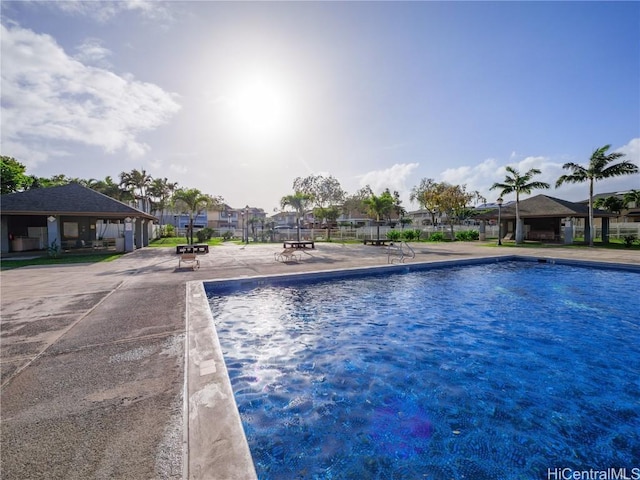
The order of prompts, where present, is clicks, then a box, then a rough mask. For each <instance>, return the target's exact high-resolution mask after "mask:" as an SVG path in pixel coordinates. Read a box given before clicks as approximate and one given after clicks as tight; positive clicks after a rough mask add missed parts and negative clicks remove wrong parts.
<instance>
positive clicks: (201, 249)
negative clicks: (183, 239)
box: [176, 243, 209, 254]
mask: <svg viewBox="0 0 640 480" xmlns="http://www.w3.org/2000/svg"><path fill="white" fill-rule="evenodd" d="M176 253H177V254H181V253H209V245H207V244H206V243H197V244H194V245H176Z"/></svg>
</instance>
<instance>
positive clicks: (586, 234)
mask: <svg viewBox="0 0 640 480" xmlns="http://www.w3.org/2000/svg"><path fill="white" fill-rule="evenodd" d="M590 238H591V225H590V224H589V217H586V218H585V219H584V241H585V242H587V243H589V239H590Z"/></svg>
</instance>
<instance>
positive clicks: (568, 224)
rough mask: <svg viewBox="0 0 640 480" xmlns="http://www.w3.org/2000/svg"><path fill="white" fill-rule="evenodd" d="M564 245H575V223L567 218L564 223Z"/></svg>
mask: <svg viewBox="0 0 640 480" xmlns="http://www.w3.org/2000/svg"><path fill="white" fill-rule="evenodd" d="M564 243H565V245H570V244H572V243H573V222H572V221H571V219H570V218H567V219H566V220H565V222H564Z"/></svg>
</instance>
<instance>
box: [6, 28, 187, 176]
mask: <svg viewBox="0 0 640 480" xmlns="http://www.w3.org/2000/svg"><path fill="white" fill-rule="evenodd" d="M0 28H1V30H0V32H1V34H2V35H1V40H2V56H3V62H2V119H3V128H2V144H3V154H7V155H14V156H15V155H18V153H17V152H16V151H15V150H13V151H10V150H9V149H8V148H7V147H9V146H14V147H15V146H16V145H27V144H28V145H29V147H24V148H23V150H24V149H28V150H30V154H29V156H28V157H25V159H24V160H25V162H27V163H28V164H30V165H31V164H32V163H33V162H34V159H37V160H40V161H41V160H42V159H46V158H47V157H49V156H51V155H52V152H54V151H55V149H63V147H61V145H64V142H72V143H77V144H83V145H88V146H94V147H99V148H102V149H104V150H105V151H107V152H109V153H114V152H117V151H125V152H127V153H128V154H129V155H131V156H132V157H139V156H140V155H143V154H144V153H145V152H147V151H148V150H149V146H148V145H146V144H145V143H143V142H141V141H139V140H138V135H139V134H140V133H142V132H144V131H148V130H152V129H155V128H157V127H158V126H160V125H162V124H164V123H166V122H167V121H168V120H169V119H170V118H171V116H173V114H175V113H176V112H177V111H178V110H179V109H180V106H179V105H178V103H176V101H175V99H174V96H173V95H171V94H169V93H167V92H165V91H164V90H163V89H162V88H160V87H158V86H157V85H154V84H151V83H145V82H140V81H137V80H135V78H133V77H132V76H131V75H122V76H120V75H117V74H115V73H113V72H110V71H108V70H105V69H102V68H97V67H92V66H87V65H85V64H83V63H82V62H81V61H79V60H77V59H75V58H72V57H70V56H68V55H67V54H66V53H65V51H64V50H63V49H62V48H61V47H60V46H59V45H58V44H57V43H56V41H55V40H54V39H53V38H52V37H50V36H49V35H41V34H37V33H35V32H33V31H31V30H27V29H23V28H21V27H18V26H14V27H12V28H6V27H5V26H4V25H2V26H0ZM103 53H106V52H103Z"/></svg>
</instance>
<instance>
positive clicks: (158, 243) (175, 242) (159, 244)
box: [149, 237, 223, 247]
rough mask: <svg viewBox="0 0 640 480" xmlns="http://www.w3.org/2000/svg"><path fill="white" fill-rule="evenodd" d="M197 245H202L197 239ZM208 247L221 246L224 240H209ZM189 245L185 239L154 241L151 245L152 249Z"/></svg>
mask: <svg viewBox="0 0 640 480" xmlns="http://www.w3.org/2000/svg"><path fill="white" fill-rule="evenodd" d="M193 240H194V242H195V243H198V244H199V243H200V242H198V241H197V240H196V239H195V238H194V239H193ZM206 243H207V245H211V246H216V245H221V244H222V243H223V242H222V238H219V237H218V238H212V239H210V240H208V241H207V242H206ZM188 244H189V240H187V239H186V238H185V237H165V238H159V239H157V240H153V241H152V242H151V243H149V246H150V247H175V246H176V245H188Z"/></svg>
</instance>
